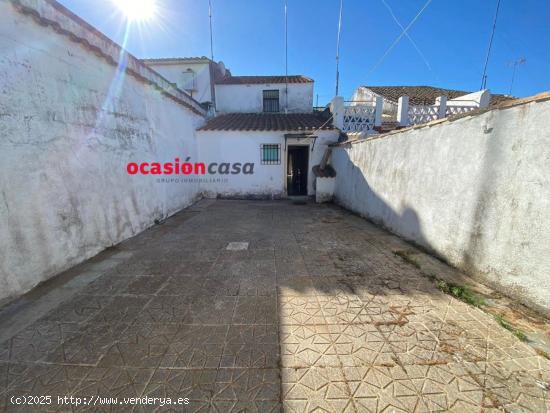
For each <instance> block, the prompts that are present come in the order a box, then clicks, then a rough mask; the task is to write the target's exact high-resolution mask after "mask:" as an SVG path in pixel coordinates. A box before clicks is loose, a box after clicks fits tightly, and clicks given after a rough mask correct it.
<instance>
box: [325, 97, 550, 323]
mask: <svg viewBox="0 0 550 413" xmlns="http://www.w3.org/2000/svg"><path fill="white" fill-rule="evenodd" d="M549 119H550V101H548V100H546V101H541V102H538V103H537V102H532V103H529V104H523V105H520V106H515V107H511V108H507V109H500V110H493V111H490V112H486V113H484V114H481V115H477V116H473V117H467V118H462V119H458V120H456V121H453V122H444V123H441V124H438V125H434V126H430V127H423V128H420V129H412V130H407V131H404V132H401V133H396V134H392V135H387V136H385V137H382V138H379V139H373V140H369V141H365V142H362V143H358V144H354V145H349V146H348V147H345V148H335V150H334V151H333V158H332V161H331V163H332V164H333V166H334V167H335V169H336V171H337V182H336V194H335V195H336V199H337V202H338V203H340V204H341V205H343V206H345V207H346V208H349V209H351V210H353V211H356V212H358V213H360V214H362V215H364V216H366V217H369V218H370V219H372V220H374V221H377V222H379V223H381V224H383V225H384V226H386V227H387V228H388V229H390V230H391V231H393V232H395V233H397V234H399V235H402V236H404V237H405V238H408V239H411V240H413V241H415V242H417V243H418V244H420V245H423V246H425V247H427V248H429V249H431V250H433V251H435V252H436V253H437V254H439V255H440V256H441V257H443V258H444V259H445V260H447V261H448V262H450V263H451V264H453V265H455V266H457V267H459V268H461V269H464V270H466V271H468V272H470V273H472V274H474V275H477V276H479V277H482V278H483V279H485V280H486V281H489V283H491V284H493V285H494V286H497V287H499V288H500V289H501V290H502V291H503V292H505V293H507V294H509V295H512V296H514V297H516V298H519V299H521V300H523V301H524V302H525V303H528V304H531V305H535V306H537V307H538V308H539V309H542V310H543V311H545V312H546V313H550V125H549Z"/></svg>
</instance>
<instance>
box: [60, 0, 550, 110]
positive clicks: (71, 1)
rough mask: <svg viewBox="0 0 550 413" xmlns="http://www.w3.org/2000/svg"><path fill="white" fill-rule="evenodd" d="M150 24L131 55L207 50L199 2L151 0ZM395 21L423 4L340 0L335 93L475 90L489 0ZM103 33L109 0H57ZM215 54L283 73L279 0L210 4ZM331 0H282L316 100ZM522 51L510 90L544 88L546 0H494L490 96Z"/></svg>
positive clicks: (114, 27) (549, 57) (323, 89)
mask: <svg viewBox="0 0 550 413" xmlns="http://www.w3.org/2000/svg"><path fill="white" fill-rule="evenodd" d="M156 1H157V4H158V10H159V15H158V16H157V17H156V19H155V20H152V21H149V22H146V23H143V24H140V25H139V26H138V25H134V26H133V27H132V30H131V32H130V37H129V39H128V43H127V49H128V50H129V51H130V52H131V53H133V54H134V55H136V56H137V57H140V58H143V57H184V56H203V55H205V56H209V55H210V40H209V31H208V1H207V0H156ZM384 1H385V2H386V4H387V5H389V7H390V8H391V9H392V10H393V12H394V14H395V16H396V18H397V19H398V20H399V21H400V22H401V24H402V25H403V26H405V27H406V26H407V25H408V24H409V22H410V21H411V20H412V19H413V18H414V17H415V16H416V15H417V13H418V12H419V11H420V9H421V8H422V7H423V6H424V5H425V3H426V1H427V0H344V13H343V27H342V38H341V48H340V94H341V95H343V96H344V97H345V98H349V97H350V96H351V94H352V93H353V91H354V89H355V88H356V87H357V86H359V85H431V86H438V87H444V88H450V89H461V90H471V91H475V90H478V89H479V87H480V83H481V75H482V71H483V63H484V60H485V54H486V51H487V45H488V40H489V37H490V32H491V27H492V23H493V17H494V12H495V7H496V0H460V1H456V0H433V1H432V2H431V3H430V4H429V5H428V6H427V8H426V9H425V10H424V12H423V13H422V14H421V15H420V17H419V18H418V19H417V20H416V22H415V24H414V25H413V26H412V27H411V29H410V30H409V31H408V33H409V35H410V37H411V38H412V39H413V41H414V42H415V43H416V45H417V46H418V48H419V49H420V51H421V53H422V55H423V56H424V58H423V57H421V55H420V54H419V52H418V51H417V50H416V49H415V48H414V46H413V45H412V43H411V42H410V41H409V39H407V38H406V37H403V38H402V39H401V41H400V42H399V43H398V44H397V45H396V46H395V47H394V48H393V50H392V51H391V52H390V53H389V54H388V55H387V56H386V58H385V59H384V60H383V61H382V62H381V63H380V64H379V65H377V62H379V60H380V58H381V57H382V56H383V55H384V53H385V51H386V50H387V49H388V47H389V46H390V45H391V44H392V43H393V42H394V40H395V39H396V38H397V37H398V36H399V35H400V33H401V29H400V28H399V26H398V25H397V24H396V23H395V21H394V20H393V18H392V16H391V14H390V12H389V11H388V9H387V8H386V6H385V4H384ZM61 3H62V4H64V5H65V6H66V7H68V8H69V9H70V10H71V11H73V12H75V13H76V14H78V15H79V16H80V17H82V18H84V19H85V20H87V21H88V22H89V23H91V24H92V25H93V26H95V27H96V28H98V29H99V30H101V31H102V32H103V33H105V34H106V35H108V36H109V37H111V38H112V39H114V40H115V41H117V42H118V43H119V44H121V43H122V41H123V33H124V30H123V28H124V19H123V17H122V16H121V15H120V13H118V12H117V9H116V8H115V6H114V5H113V3H112V1H111V0H95V1H91V0H61ZM212 5H213V14H214V16H213V25H214V58H215V60H223V61H224V63H225V64H226V66H227V67H228V68H230V69H231V71H232V73H233V74H236V75H255V74H264V75H268V74H284V68H285V66H284V65H285V60H284V0H268V1H252V0H212ZM338 8H339V0H288V65H289V74H304V75H307V76H310V77H312V78H313V79H314V80H315V94H316V95H317V94H318V95H319V104H324V103H326V102H327V101H328V100H330V99H331V97H332V96H333V95H334V85H335V51H336V34H337V23H338ZM522 57H524V58H525V59H526V60H527V61H526V63H525V64H524V65H522V66H520V67H519V69H518V72H517V75H516V79H515V82H514V88H513V91H512V93H513V94H514V95H515V96H529V95H533V94H536V93H539V92H542V91H547V90H550V2H549V1H547V0H523V1H517V0H501V6H500V13H499V19H498V23H497V29H496V34H495V38H494V42H493V49H492V53H491V60H490V63H489V68H488V81H487V85H488V87H489V88H490V89H491V91H492V92H493V93H508V92H509V89H510V81H511V77H512V67H511V62H513V61H514V60H517V59H519V58H522Z"/></svg>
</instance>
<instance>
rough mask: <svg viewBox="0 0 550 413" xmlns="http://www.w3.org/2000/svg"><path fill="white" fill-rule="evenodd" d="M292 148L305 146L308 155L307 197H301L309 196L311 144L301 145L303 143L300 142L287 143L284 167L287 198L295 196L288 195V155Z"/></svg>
mask: <svg viewBox="0 0 550 413" xmlns="http://www.w3.org/2000/svg"><path fill="white" fill-rule="evenodd" d="M291 146H303V147H306V148H307V149H306V151H305V152H306V154H307V168H306V172H307V176H306V195H301V196H309V174H310V171H309V169H310V167H309V166H310V165H309V163H310V160H311V144H310V143H309V142H304V143H301V142H298V143H294V142H287V144H286V147H285V162H284V164H285V166H284V170H283V172H284V184H285V194H286V196H287V197H288V196H293V195H289V194H288V182H287V171H288V154H289V152H290V151H289V149H290V147H291Z"/></svg>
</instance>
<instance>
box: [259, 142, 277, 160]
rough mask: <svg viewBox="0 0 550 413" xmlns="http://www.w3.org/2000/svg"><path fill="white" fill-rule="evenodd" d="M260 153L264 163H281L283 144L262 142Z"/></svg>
mask: <svg viewBox="0 0 550 413" xmlns="http://www.w3.org/2000/svg"><path fill="white" fill-rule="evenodd" d="M260 154H261V164H262V165H280V164H281V145H279V144H262V145H261V146H260Z"/></svg>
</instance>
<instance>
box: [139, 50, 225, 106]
mask: <svg viewBox="0 0 550 413" xmlns="http://www.w3.org/2000/svg"><path fill="white" fill-rule="evenodd" d="M141 61H142V62H143V63H145V64H146V65H147V66H149V67H150V68H152V69H154V70H155V71H156V72H158V73H159V74H160V75H162V76H163V77H165V78H166V79H167V80H168V81H170V82H172V83H175V84H176V86H177V87H178V88H179V89H182V90H184V91H186V92H187V93H189V95H190V96H191V97H192V98H193V99H195V100H197V101H198V102H201V103H203V104H205V105H206V106H212V107H213V106H214V105H215V101H216V92H215V88H214V84H215V82H216V81H218V80H220V79H223V78H224V77H226V76H228V75H230V72H229V70H228V69H226V68H225V65H224V64H223V62H217V63H216V62H214V61H213V60H211V59H209V58H207V57H205V56H202V57H175V58H164V59H142V60H141Z"/></svg>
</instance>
